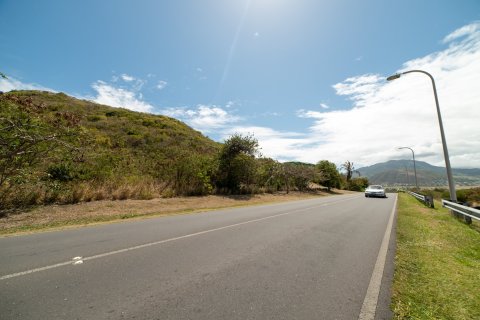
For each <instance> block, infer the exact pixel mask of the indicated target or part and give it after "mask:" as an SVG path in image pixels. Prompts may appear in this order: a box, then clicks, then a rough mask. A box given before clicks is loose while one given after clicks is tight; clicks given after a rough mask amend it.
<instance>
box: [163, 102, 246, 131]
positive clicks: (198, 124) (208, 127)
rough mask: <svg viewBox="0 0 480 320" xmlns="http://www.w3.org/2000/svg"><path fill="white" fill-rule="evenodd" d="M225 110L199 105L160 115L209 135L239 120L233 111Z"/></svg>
mask: <svg viewBox="0 0 480 320" xmlns="http://www.w3.org/2000/svg"><path fill="white" fill-rule="evenodd" d="M227 108H228V106H226V107H221V106H216V105H202V104H200V105H198V106H196V107H195V108H186V107H185V108H167V109H163V110H161V111H160V113H162V114H165V115H167V116H170V117H174V118H177V119H180V120H183V121H185V122H186V123H187V124H189V125H190V126H192V127H193V128H194V129H196V130H199V131H202V132H204V133H211V132H218V131H219V130H220V131H222V130H223V129H224V128H225V127H226V126H229V125H230V124H232V123H235V122H237V121H239V120H240V119H241V118H240V117H239V116H237V115H235V114H234V111H227V110H226V109H227Z"/></svg>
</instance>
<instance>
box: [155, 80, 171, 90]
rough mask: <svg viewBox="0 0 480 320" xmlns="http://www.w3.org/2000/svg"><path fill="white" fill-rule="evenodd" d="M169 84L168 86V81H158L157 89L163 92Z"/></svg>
mask: <svg viewBox="0 0 480 320" xmlns="http://www.w3.org/2000/svg"><path fill="white" fill-rule="evenodd" d="M167 84H168V83H167V81H163V80H160V81H158V83H157V86H156V87H157V89H158V90H162V89H164V88H165V87H166V86H167Z"/></svg>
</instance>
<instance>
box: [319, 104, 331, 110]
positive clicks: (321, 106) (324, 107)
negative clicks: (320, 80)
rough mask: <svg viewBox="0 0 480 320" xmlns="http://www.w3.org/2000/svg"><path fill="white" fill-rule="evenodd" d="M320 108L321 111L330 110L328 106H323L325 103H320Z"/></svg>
mask: <svg viewBox="0 0 480 320" xmlns="http://www.w3.org/2000/svg"><path fill="white" fill-rule="evenodd" d="M320 108H322V109H330V106H328V105H327V104H325V103H320Z"/></svg>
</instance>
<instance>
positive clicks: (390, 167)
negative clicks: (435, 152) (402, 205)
mask: <svg viewBox="0 0 480 320" xmlns="http://www.w3.org/2000/svg"><path fill="white" fill-rule="evenodd" d="M415 164H416V169H417V180H418V184H419V186H446V185H448V182H447V174H446V169H445V168H444V167H437V166H432V165H431V164H429V163H426V162H424V161H418V160H417V161H415ZM358 171H359V172H360V174H361V175H362V176H365V177H367V178H368V179H369V180H370V182H371V183H377V184H383V185H387V186H394V185H407V184H408V185H415V175H414V169H413V161H412V160H390V161H387V162H382V163H377V164H374V165H372V166H368V167H363V168H360V169H358ZM452 173H453V179H454V180H455V184H457V185H465V186H477V185H480V169H455V168H453V169H452Z"/></svg>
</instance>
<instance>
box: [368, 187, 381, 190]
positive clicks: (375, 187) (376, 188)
mask: <svg viewBox="0 0 480 320" xmlns="http://www.w3.org/2000/svg"><path fill="white" fill-rule="evenodd" d="M370 189H377V190H379V189H383V188H382V186H371V187H370Z"/></svg>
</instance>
